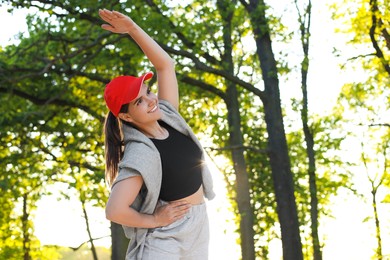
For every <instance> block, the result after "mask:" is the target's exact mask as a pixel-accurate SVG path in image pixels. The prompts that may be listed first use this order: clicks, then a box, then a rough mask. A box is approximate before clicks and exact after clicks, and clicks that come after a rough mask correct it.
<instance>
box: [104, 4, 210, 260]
mask: <svg viewBox="0 0 390 260" xmlns="http://www.w3.org/2000/svg"><path fill="white" fill-rule="evenodd" d="M99 15H100V17H101V18H102V19H103V20H104V21H105V22H107V24H103V25H102V28H103V29H105V30H108V31H111V32H113V33H127V34H129V35H130V36H131V37H132V38H133V40H134V41H135V42H136V43H137V44H138V45H139V47H140V48H141V49H142V51H143V52H144V54H145V55H146V57H147V58H148V59H149V60H150V62H151V63H152V64H153V66H154V67H155V69H156V74H157V83H158V96H156V95H155V94H153V93H152V92H150V88H149V87H148V86H147V85H146V84H145V81H146V80H148V79H150V78H151V77H152V76H153V73H151V72H149V73H146V74H144V75H142V76H141V77H133V76H119V77H116V78H114V79H113V80H112V81H111V82H110V83H108V84H107V86H106V89H105V91H104V98H105V101H106V104H107V107H108V108H109V110H110V112H109V113H108V115H107V118H106V122H105V126H104V128H105V155H106V177H107V179H108V181H109V183H110V185H111V193H110V197H109V199H108V202H107V206H106V216H107V219H109V220H111V221H113V222H116V223H119V224H121V225H122V226H123V228H124V231H125V234H126V236H127V237H128V238H129V239H130V243H129V247H128V250H127V254H126V259H150V260H155V259H207V257H208V240H209V234H208V233H209V227H208V218H207V212H206V206H205V203H204V199H203V198H204V197H206V198H208V199H212V198H213V197H214V192H213V190H212V180H211V175H210V173H209V171H208V168H207V166H206V165H205V164H204V163H202V162H203V161H204V154H203V150H202V148H201V146H200V143H199V141H198V140H197V139H196V137H195V136H194V134H193V132H192V131H191V130H190V128H189V127H188V125H187V124H186V123H185V121H184V119H183V118H182V117H181V116H180V114H179V113H178V106H179V94H178V84H177V79H176V73H175V67H174V61H173V60H172V59H171V58H170V57H169V55H168V54H167V53H166V52H165V51H164V50H163V49H162V48H161V47H160V46H159V45H158V44H157V43H156V42H155V41H154V40H153V39H152V38H150V37H149V36H148V35H147V34H146V33H145V32H144V31H143V30H142V29H141V28H140V27H139V26H138V25H137V24H135V23H134V22H133V21H132V20H131V19H130V18H129V17H128V16H126V15H124V14H122V13H119V12H116V11H109V10H99ZM122 137H123V138H122Z"/></svg>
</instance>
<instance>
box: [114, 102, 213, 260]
mask: <svg viewBox="0 0 390 260" xmlns="http://www.w3.org/2000/svg"><path fill="white" fill-rule="evenodd" d="M159 105H160V109H161V111H162V112H163V116H162V118H161V120H162V121H164V122H165V123H167V124H168V125H170V126H172V127H173V128H175V129H176V130H177V131H179V132H181V133H183V134H185V135H187V136H190V137H191V138H192V140H193V141H194V142H195V143H196V144H197V145H198V146H199V148H200V149H201V150H203V149H202V146H201V144H200V142H199V141H198V139H197V138H196V136H195V135H194V133H193V132H192V130H191V129H190V127H189V126H188V125H187V123H186V122H185V120H184V119H183V117H182V116H181V115H180V114H179V113H178V111H177V110H176V109H175V108H174V107H173V106H172V105H171V104H170V103H169V102H167V101H165V100H160V101H159ZM123 134H124V142H125V151H124V157H123V159H122V160H121V161H120V163H119V174H118V177H117V178H116V179H115V181H114V183H113V186H114V185H115V184H116V183H118V182H119V181H122V180H124V179H127V178H130V177H132V176H136V175H139V174H140V175H141V176H142V178H143V181H144V188H146V189H142V192H141V193H140V194H138V196H137V198H136V199H135V201H134V203H133V204H132V205H131V207H132V208H134V209H136V210H137V211H139V212H141V213H144V214H153V212H154V210H155V208H156V205H157V202H158V196H159V193H160V187H161V176H162V167H161V158H160V153H159V152H158V150H157V148H156V147H155V145H154V144H153V142H152V141H151V140H150V139H149V138H148V137H146V136H145V135H144V134H143V133H141V132H140V131H138V130H136V129H135V128H133V127H130V126H127V125H123ZM203 159H204V154H203ZM202 181H203V191H204V194H205V197H206V198H207V199H209V200H211V199H213V198H214V197H215V194H214V191H213V182H212V178H211V174H210V171H209V169H208V167H207V165H206V164H204V166H203V169H202ZM123 229H124V232H125V235H126V237H127V238H128V239H130V242H129V247H128V249H127V254H126V259H142V253H143V246H144V241H145V237H146V234H147V231H148V229H146V228H133V227H128V226H123Z"/></svg>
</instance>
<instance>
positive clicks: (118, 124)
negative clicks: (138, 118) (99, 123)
mask: <svg viewBox="0 0 390 260" xmlns="http://www.w3.org/2000/svg"><path fill="white" fill-rule="evenodd" d="M128 108H129V104H125V105H123V106H122V107H121V109H120V111H119V113H127V111H128ZM103 132H104V155H105V158H106V181H107V182H108V184H109V185H110V186H112V184H113V182H114V180H115V178H116V177H117V175H118V164H119V161H120V160H121V159H122V157H123V133H122V120H121V119H119V118H117V117H115V116H114V114H113V113H112V112H111V111H110V112H108V114H107V116H106V120H105V122H104V130H103Z"/></svg>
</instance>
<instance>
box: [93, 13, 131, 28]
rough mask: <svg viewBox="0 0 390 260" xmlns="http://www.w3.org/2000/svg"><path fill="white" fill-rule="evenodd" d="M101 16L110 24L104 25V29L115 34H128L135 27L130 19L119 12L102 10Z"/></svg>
mask: <svg viewBox="0 0 390 260" xmlns="http://www.w3.org/2000/svg"><path fill="white" fill-rule="evenodd" d="M99 16H100V17H101V18H102V19H103V20H104V21H105V22H107V23H108V24H102V28H103V29H104V30H107V31H110V32H113V33H128V32H129V31H130V30H131V29H132V28H133V27H134V25H135V23H134V22H133V20H131V19H130V17H128V16H127V15H124V14H122V13H120V12H117V11H110V10H106V9H103V10H102V9H101V10H99Z"/></svg>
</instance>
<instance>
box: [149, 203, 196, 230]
mask: <svg viewBox="0 0 390 260" xmlns="http://www.w3.org/2000/svg"><path fill="white" fill-rule="evenodd" d="M190 208H191V204H189V203H187V202H185V201H175V202H171V203H168V204H165V205H163V206H158V207H157V208H156V212H155V213H154V214H153V216H154V218H155V221H156V226H157V227H164V226H168V225H169V224H171V223H173V222H175V221H177V220H179V219H181V218H182V217H184V216H185V214H187V212H188V210H189V209H190Z"/></svg>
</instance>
